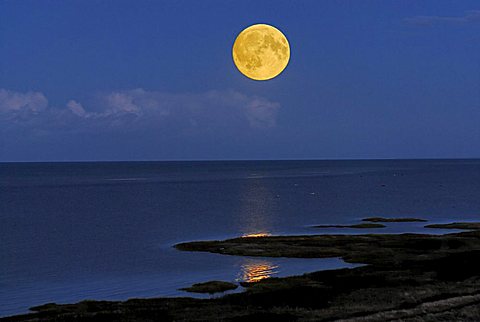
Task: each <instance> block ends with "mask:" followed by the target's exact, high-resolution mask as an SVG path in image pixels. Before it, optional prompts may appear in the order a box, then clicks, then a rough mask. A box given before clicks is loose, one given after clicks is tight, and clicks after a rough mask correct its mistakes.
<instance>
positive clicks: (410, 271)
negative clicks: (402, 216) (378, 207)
mask: <svg viewBox="0 0 480 322" xmlns="http://www.w3.org/2000/svg"><path fill="white" fill-rule="evenodd" d="M435 227H438V228H444V227H445V225H440V226H438V225H436V226H433V227H432V229H433V228H435ZM447 227H451V228H458V227H463V229H471V231H464V232H460V233H451V234H446V235H428V234H396V235H394V234H364V235H340V234H339V235H308V236H268V237H244V238H234V239H228V240H223V241H202V242H189V243H182V244H178V245H176V246H175V247H176V248H177V249H179V250H182V251H205V252H213V253H219V254H228V255H238V256H262V257H297V258H298V257H309V258H314V257H318V258H322V257H341V258H343V259H344V260H345V261H346V262H350V263H362V264H366V265H363V266H360V267H356V268H350V269H337V270H330V271H319V272H315V273H310V274H304V275H302V276H293V277H286V278H268V279H265V280H262V281H259V282H255V283H242V286H244V287H245V288H246V291H245V292H242V293H236V294H229V295H225V296H223V297H219V298H212V299H193V298H156V299H132V300H128V301H123V302H114V301H112V302H110V301H84V302H80V303H77V304H68V305H57V304H46V305H42V306H38V307H35V308H32V310H33V311H34V313H31V314H26V315H19V316H14V317H8V318H4V319H1V320H2V321H160V320H161V321H252V320H262V321H334V320H341V321H395V320H401V321H438V320H455V321H476V320H480V261H479V260H478V258H480V230H478V228H479V227H480V225H479V224H478V223H455V225H454V226H452V225H450V226H447ZM212 285H213V284H212V283H210V284H208V283H206V284H205V285H200V286H203V287H205V286H208V287H210V286H212ZM197 287H198V285H197Z"/></svg>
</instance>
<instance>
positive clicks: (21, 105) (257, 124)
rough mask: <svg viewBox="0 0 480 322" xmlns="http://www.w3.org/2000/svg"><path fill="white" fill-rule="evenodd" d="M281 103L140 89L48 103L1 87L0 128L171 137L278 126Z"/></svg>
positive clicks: (227, 93)
mask: <svg viewBox="0 0 480 322" xmlns="http://www.w3.org/2000/svg"><path fill="white" fill-rule="evenodd" d="M279 108H280V105H279V104H278V103H276V102H272V101H270V100H268V99H265V98H262V97H257V96H249V95H245V94H242V93H239V92H237V91H233V90H227V91H208V92H202V93H168V92H159V91H147V90H144V89H141V88H138V89H132V90H124V91H115V92H109V93H102V94H98V95H97V96H96V97H95V99H93V101H92V103H91V104H90V105H89V106H84V105H83V104H82V103H80V102H78V101H76V100H73V99H72V100H69V101H68V102H67V103H66V104H65V106H60V107H57V106H51V105H50V104H49V103H48V100H47V98H46V97H45V95H44V94H42V93H40V92H23V93H22V92H15V91H10V90H6V89H0V125H1V127H0V132H6V131H7V132H8V131H15V130H18V129H24V130H31V131H32V132H36V133H55V132H59V131H64V132H87V133H96V132H103V133H104V132H109V131H126V132H129V131H145V130H148V129H156V130H163V131H165V132H170V133H172V134H175V135H179V134H182V133H190V134H192V133H193V134H194V133H199V132H204V131H214V130H221V129H224V130H228V131H231V130H232V129H245V128H247V129H267V128H272V127H274V126H275V125H276V116H277V112H278V109H279Z"/></svg>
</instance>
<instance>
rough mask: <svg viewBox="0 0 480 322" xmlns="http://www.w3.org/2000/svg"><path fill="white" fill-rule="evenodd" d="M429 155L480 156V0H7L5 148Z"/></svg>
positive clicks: (90, 156)
mask: <svg viewBox="0 0 480 322" xmlns="http://www.w3.org/2000/svg"><path fill="white" fill-rule="evenodd" d="M254 23H268V24H272V25H274V26H276V27H277V28H279V29H280V30H282V31H283V32H284V33H285V35H286V36H287V38H288V39H289V42H290V45H291V52H292V57H291V60H290V64H289V66H288V67H287V69H286V70H285V71H284V72H283V73H282V74H281V75H280V76H279V77H277V78H275V79H273V80H271V81H266V82H257V81H252V80H249V79H247V78H245V77H244V76H242V75H241V74H240V73H239V72H238V71H237V70H236V68H235V67H234V65H233V62H232V59H231V46H232V44H233V41H234V39H235V37H236V35H237V34H238V33H239V32H240V31H241V30H242V29H243V28H245V27H246V26H248V25H251V24H254ZM436 157H444V158H456V157H480V3H479V2H478V1H458V0H456V1H438V0H435V1H356V0H355V1H354V0H352V1H259V0H256V1H235V2H234V1H224V0H219V1H194V0H191V1H138V0H135V1H92V0H87V1H84V0H81V1H80V0H78V1H60V0H58V1H45V0H44V1H37V0H32V1H25V0H20V1H16V0H5V1H1V2H0V161H46V160H167V159H168V160H172V159H285V158H288V159H296V158H322V159H323V158H436Z"/></svg>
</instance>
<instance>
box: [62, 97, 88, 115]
mask: <svg viewBox="0 0 480 322" xmlns="http://www.w3.org/2000/svg"><path fill="white" fill-rule="evenodd" d="M67 107H68V109H69V110H70V111H71V112H72V113H73V114H75V115H78V116H85V115H86V114H87V112H85V109H84V108H83V106H82V104H80V103H78V102H76V101H74V100H70V101H68V103H67Z"/></svg>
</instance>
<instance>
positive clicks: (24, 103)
mask: <svg viewBox="0 0 480 322" xmlns="http://www.w3.org/2000/svg"><path fill="white" fill-rule="evenodd" d="M47 106H48V100H47V98H46V97H45V95H43V94H42V93H40V92H26V93H19V92H14V91H9V90H6V89H0V113H4V114H7V113H10V114H17V113H22V112H33V113H39V112H42V111H44V110H45V109H46V108H47Z"/></svg>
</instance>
